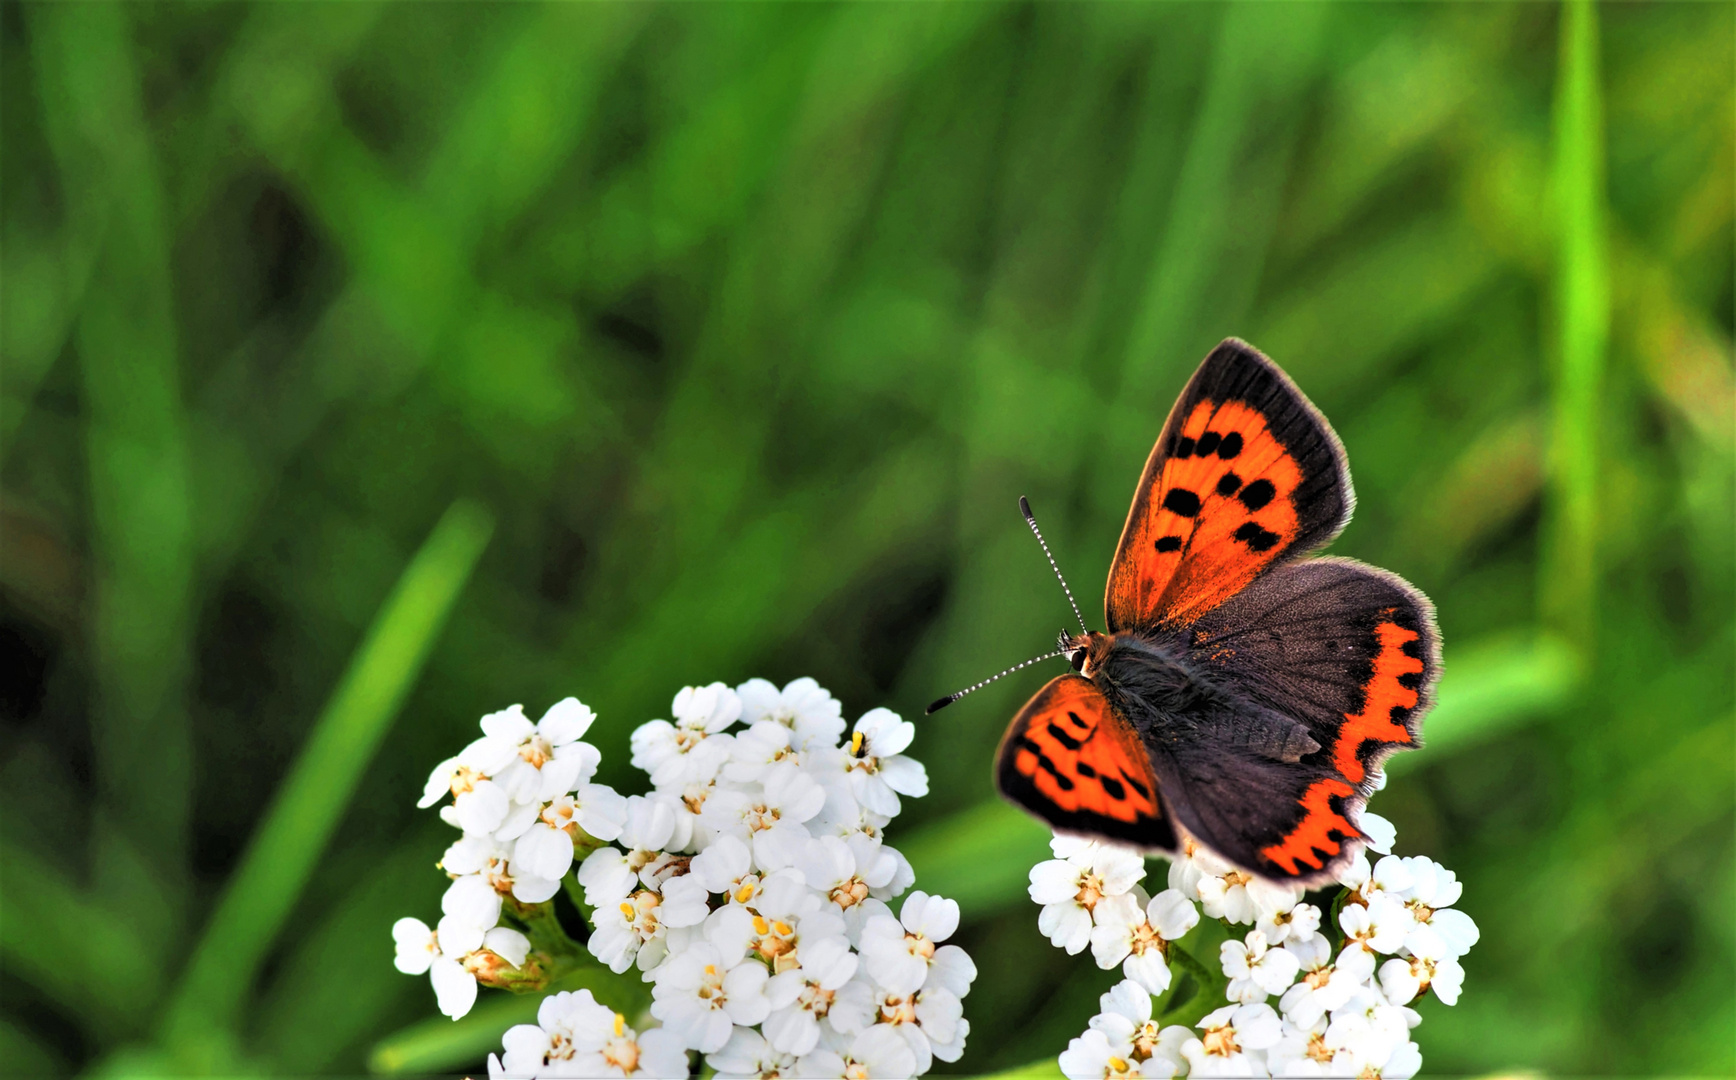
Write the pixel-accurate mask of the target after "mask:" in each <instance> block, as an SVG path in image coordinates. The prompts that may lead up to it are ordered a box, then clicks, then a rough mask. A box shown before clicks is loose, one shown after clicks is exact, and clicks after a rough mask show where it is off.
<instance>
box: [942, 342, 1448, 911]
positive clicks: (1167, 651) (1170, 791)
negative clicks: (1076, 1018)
mask: <svg viewBox="0 0 1736 1080" xmlns="http://www.w3.org/2000/svg"><path fill="white" fill-rule="evenodd" d="M1020 502H1021V505H1022V507H1023V508H1024V509H1025V513H1026V519H1027V521H1029V522H1030V525H1031V528H1032V530H1033V531H1037V530H1036V521H1035V519H1034V518H1032V517H1031V515H1030V510H1029V504H1028V503H1025V502H1024V500H1022V499H1021V500H1020ZM1354 502H1355V496H1354V494H1353V492H1352V490H1351V485H1350V469H1349V465H1348V462H1347V461H1346V459H1345V454H1344V447H1343V444H1342V443H1341V442H1339V439H1338V436H1337V435H1336V434H1335V433H1334V432H1333V430H1332V428H1331V426H1330V425H1329V424H1328V423H1327V422H1326V418H1325V417H1324V416H1323V415H1321V413H1320V410H1318V409H1316V408H1315V407H1314V405H1313V404H1312V403H1311V402H1310V401H1309V400H1308V399H1307V398H1306V397H1304V396H1303V394H1302V392H1301V391H1300V390H1299V389H1297V387H1296V384H1295V383H1294V382H1292V381H1291V380H1290V378H1289V376H1287V375H1286V374H1284V372H1283V371H1282V370H1281V369H1280V368H1279V367H1278V365H1276V364H1275V363H1273V362H1272V361H1271V360H1269V359H1267V358H1266V357H1265V356H1264V355H1262V354H1261V353H1260V352H1259V351H1258V350H1256V349H1254V348H1253V347H1252V346H1250V345H1248V344H1246V343H1245V342H1242V341H1238V340H1235V339H1233V338H1232V339H1229V340H1226V341H1225V342H1223V343H1222V344H1220V345H1219V346H1218V347H1217V348H1216V349H1214V350H1212V352H1211V354H1210V355H1209V356H1207V357H1206V359H1205V361H1204V362H1203V363H1201V364H1200V366H1199V369H1198V370H1197V371H1196V372H1195V373H1194V376H1193V378H1192V379H1191V380H1190V381H1189V382H1188V384H1187V387H1186V388H1185V389H1184V390H1183V391H1182V394H1181V397H1180V399H1179V400H1177V402H1176V404H1175V407H1174V409H1172V410H1171V412H1170V414H1169V419H1168V421H1167V422H1166V423H1165V424H1164V428H1163V432H1162V434H1161V435H1160V436H1159V438H1158V440H1157V445H1156V446H1155V447H1153V449H1152V451H1151V457H1150V459H1149V460H1147V462H1146V464H1145V472H1144V474H1143V475H1142V476H1141V477H1140V480H1139V487H1138V489H1137V490H1136V491H1135V492H1134V496H1133V507H1132V509H1131V510H1130V511H1129V512H1128V515H1127V524H1126V526H1125V527H1124V528H1123V529H1122V533H1121V542H1120V544H1119V546H1118V547H1117V548H1116V551H1115V560H1114V562H1113V563H1112V564H1111V565H1110V568H1109V585H1108V589H1107V592H1106V595H1105V597H1104V609H1105V616H1106V623H1107V627H1108V633H1106V634H1105V633H1097V632H1095V631H1090V630H1084V632H1082V633H1080V634H1069V633H1067V632H1066V631H1063V632H1062V634H1061V638H1060V640H1059V642H1058V649H1057V652H1055V653H1051V654H1049V656H1048V657H1040V658H1038V659H1048V658H1050V657H1054V656H1065V657H1066V658H1067V660H1068V661H1069V662H1070V663H1071V665H1072V667H1073V670H1072V671H1071V672H1068V673H1066V674H1064V675H1061V676H1059V677H1057V678H1055V679H1053V680H1051V681H1050V682H1049V684H1048V685H1046V686H1044V687H1043V688H1042V689H1041V690H1039V691H1037V693H1036V695H1035V696H1034V697H1032V698H1031V700H1030V701H1029V702H1028V703H1027V704H1026V705H1025V707H1024V708H1023V709H1021V710H1019V713H1018V715H1017V716H1015V717H1014V718H1013V721H1012V724H1011V725H1010V726H1009V727H1008V728H1007V732H1006V735H1005V737H1004V738H1003V739H1002V740H1001V745H1000V749H999V751H998V754H997V757H996V763H995V782H996V786H997V787H998V788H999V790H1000V792H1001V794H1002V795H1003V796H1004V797H1005V798H1007V799H1008V800H1010V801H1011V802H1013V803H1014V804H1016V805H1018V806H1019V807H1022V808H1023V809H1025V810H1027V811H1029V812H1030V813H1032V814H1034V815H1035V816H1037V817H1038V818H1041V819H1042V820H1043V821H1045V822H1047V823H1048V824H1049V825H1050V826H1051V827H1053V828H1054V829H1055V830H1056V831H1057V832H1062V833H1071V834H1076V835H1081V836H1086V837H1092V838H1096V839H1101V840H1106V841H1110V842H1114V843H1119V844H1124V845H1132V846H1134V847H1138V848H1140V849H1143V850H1146V851H1150V852H1164V853H1174V852H1177V851H1179V850H1181V849H1182V846H1183V844H1184V842H1185V841H1187V840H1188V839H1190V838H1191V839H1192V840H1193V841H1195V842H1196V843H1198V844H1201V845H1203V846H1204V847H1206V848H1207V849H1209V850H1211V851H1213V852H1215V853H1217V854H1218V855H1220V856H1222V857H1223V858H1225V859H1227V860H1229V861H1230V862H1231V863H1234V864H1235V865H1236V866H1238V867H1240V868H1242V869H1243V870H1246V871H1249V872H1251V873H1254V874H1257V875H1259V876H1260V877H1262V878H1266V879H1269V880H1274V881H1279V882H1285V883H1292V884H1301V885H1304V886H1313V885H1317V884H1323V883H1324V882H1326V881H1327V880H1328V879H1330V878H1332V877H1333V876H1334V875H1335V874H1336V873H1337V872H1338V871H1339V870H1341V869H1342V868H1343V866H1344V865H1345V864H1346V863H1347V862H1349V861H1350V860H1351V859H1353V858H1354V857H1355V855H1356V853H1357V851H1358V850H1360V847H1361V845H1362V844H1363V843H1364V842H1366V840H1367V836H1366V835H1365V834H1364V833H1363V832H1362V830H1361V829H1360V828H1359V827H1358V824H1357V822H1358V818H1359V816H1360V814H1361V811H1362V808H1363V805H1364V803H1365V801H1366V800H1367V798H1368V796H1369V795H1370V793H1371V792H1372V791H1373V790H1374V786H1375V784H1376V782H1377V780H1378V778H1379V775H1380V769H1381V765H1382V763H1383V762H1384V761H1385V760H1386V758H1387V757H1388V756H1390V755H1391V754H1393V753H1395V752H1397V751H1399V750H1407V749H1414V748H1416V747H1417V746H1419V745H1420V743H1421V736H1422V721H1423V716H1424V714H1425V713H1426V712H1427V711H1428V709H1429V707H1430V705H1431V704H1432V699H1433V690H1434V685H1435V682H1436V680H1437V678H1438V677H1439V674H1440V666H1441V664H1440V636H1439V634H1438V632H1437V631H1436V628H1435V619H1434V610H1433V608H1432V606H1431V605H1430V603H1429V601H1428V598H1427V597H1425V596H1424V595H1423V594H1422V593H1421V592H1419V591H1418V590H1417V589H1416V588H1414V587H1412V586H1411V585H1410V584H1409V583H1407V582H1406V581H1404V580H1403V579H1402V578H1400V577H1398V576H1397V575H1395V574H1391V573H1388V572H1387V571H1385V570H1380V569H1376V568H1375V567H1372V566H1367V565H1364V564H1363V563H1360V562H1356V561H1355V560H1352V559H1345V558H1320V557H1315V558H1309V557H1308V556H1309V555H1310V554H1312V553H1314V552H1317V551H1318V550H1319V549H1321V548H1323V547H1325V546H1326V544H1327V543H1329V542H1330V541H1331V540H1332V538H1333V537H1335V536H1337V535H1338V533H1339V532H1340V531H1342V530H1343V528H1344V526H1345V524H1346V523H1347V522H1348V521H1349V520H1350V514H1351V509H1352V507H1353V505H1354ZM1037 536H1038V540H1039V541H1041V539H1042V534H1041V533H1040V532H1038V533H1037ZM1044 551H1045V553H1047V551H1048V546H1047V544H1045V545H1044ZM1050 561H1051V563H1053V559H1052V557H1051V560H1050ZM1056 572H1057V575H1059V570H1057V571H1056ZM1062 584H1063V586H1064V585H1065V584H1066V582H1065V579H1063V581H1062ZM1068 595H1069V599H1071V592H1069V594H1068ZM1075 611H1077V606H1076V605H1075ZM1081 629H1082V630H1083V629H1084V628H1083V620H1081ZM1033 662H1035V661H1027V664H1028V663H1033ZM1019 666H1020V667H1023V666H1025V665H1019ZM1009 670H1016V668H1015V669H1009ZM1003 674H1004V673H1003ZM978 685H979V686H980V685H983V684H980V683H979V684H978ZM971 689H975V687H972V688H971ZM967 692H968V691H961V694H962V693H967ZM958 696H960V695H951V696H949V697H947V698H942V699H941V700H940V701H938V702H936V703H935V704H934V705H933V706H931V707H930V711H933V709H935V708H938V707H940V706H942V705H944V704H947V703H948V702H950V701H951V700H953V699H954V698H956V697H958Z"/></svg>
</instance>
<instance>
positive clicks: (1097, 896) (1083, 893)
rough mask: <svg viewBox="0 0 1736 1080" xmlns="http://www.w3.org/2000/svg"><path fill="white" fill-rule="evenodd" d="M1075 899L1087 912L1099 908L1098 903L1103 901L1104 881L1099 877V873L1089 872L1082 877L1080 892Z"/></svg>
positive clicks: (1080, 879)
mask: <svg viewBox="0 0 1736 1080" xmlns="http://www.w3.org/2000/svg"><path fill="white" fill-rule="evenodd" d="M1073 899H1074V900H1077V901H1078V902H1079V906H1080V907H1082V908H1084V909H1085V910H1086V911H1090V910H1091V909H1092V908H1095V907H1096V906H1097V901H1099V900H1101V899H1103V879H1102V878H1101V877H1099V876H1098V875H1097V871H1095V870H1087V871H1086V872H1085V873H1084V874H1082V875H1080V877H1079V892H1078V893H1077V894H1075V895H1074V897H1073Z"/></svg>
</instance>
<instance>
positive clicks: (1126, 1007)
mask: <svg viewBox="0 0 1736 1080" xmlns="http://www.w3.org/2000/svg"><path fill="white" fill-rule="evenodd" d="M1362 824H1363V827H1364V829H1365V831H1367V832H1369V833H1370V834H1371V835H1373V836H1374V837H1376V839H1375V843H1377V844H1380V845H1382V846H1383V847H1388V848H1390V845H1391V838H1392V834H1393V830H1392V826H1391V825H1390V824H1389V823H1387V822H1386V821H1384V820H1383V819H1380V818H1377V817H1375V815H1373V814H1368V813H1365V814H1364V815H1363V817H1362ZM1051 847H1052V850H1053V852H1054V854H1055V856H1056V858H1055V859H1054V860H1052V861H1049V862H1044V863H1039V864H1038V865H1037V866H1036V867H1034V868H1032V870H1031V887H1030V892H1031V899H1032V900H1034V901H1036V902H1037V903H1039V904H1041V905H1043V910H1042V913H1041V915H1040V916H1039V919H1038V926H1039V927H1040V928H1041V929H1042V931H1043V932H1044V933H1045V934H1047V935H1048V937H1049V940H1050V941H1051V942H1053V943H1054V944H1055V945H1056V946H1057V947H1059V948H1064V949H1066V950H1067V951H1068V952H1070V953H1078V952H1081V951H1083V950H1084V948H1085V947H1086V945H1089V946H1090V947H1091V951H1092V955H1093V957H1094V958H1095V959H1096V961H1097V964H1098V966H1099V967H1102V968H1105V969H1109V968H1113V967H1115V966H1116V965H1121V969H1122V973H1123V974H1124V975H1125V976H1126V979H1125V980H1124V981H1123V982H1121V983H1119V984H1117V985H1116V986H1115V987H1114V988H1113V989H1112V990H1110V991H1109V993H1107V994H1104V995H1103V997H1102V1000H1101V1009H1102V1011H1101V1012H1099V1013H1098V1015H1096V1016H1094V1017H1092V1018H1091V1021H1090V1025H1089V1027H1088V1028H1087V1030H1086V1031H1085V1032H1084V1034H1082V1035H1080V1036H1079V1037H1078V1038H1076V1039H1074V1040H1072V1042H1071V1043H1070V1044H1069V1045H1068V1047H1067V1050H1066V1052H1065V1053H1063V1054H1062V1055H1061V1057H1060V1065H1061V1071H1062V1072H1063V1073H1065V1074H1066V1075H1067V1076H1068V1077H1069V1078H1071V1080H1086V1078H1091V1080H1114V1078H1125V1077H1134V1076H1139V1077H1172V1076H1195V1077H1214V1076H1237V1077H1250V1076H1254V1077H1264V1076H1272V1077H1292V1076H1294V1077H1366V1078H1372V1077H1383V1078H1385V1080H1405V1078H1408V1077H1411V1076H1414V1075H1415V1074H1416V1072H1417V1071H1418V1070H1419V1069H1420V1068H1421V1067H1422V1055H1421V1053H1420V1051H1419V1050H1418V1048H1417V1044H1416V1043H1415V1042H1413V1041H1411V1035H1410V1033H1411V1029H1412V1028H1414V1027H1416V1026H1417V1024H1418V1023H1419V1022H1420V1020H1421V1017H1420V1016H1419V1015H1418V1014H1417V1012H1416V1010H1414V1009H1412V1008H1411V1007H1410V1006H1411V1003H1412V1002H1413V1001H1415V1000H1416V999H1417V998H1418V997H1419V996H1420V995H1422V994H1423V993H1425V992H1433V993H1434V995H1435V996H1436V997H1438V998H1439V999H1440V1000H1441V1001H1442V1002H1444V1003H1446V1004H1448V1005H1451V1004H1453V1003H1454V1002H1456V1001H1458V998H1459V989H1460V986H1461V984H1462V983H1463V981H1464V969H1463V968H1461V967H1460V966H1459V958H1460V957H1461V956H1463V955H1464V954H1465V952H1466V951H1468V950H1469V949H1470V947H1471V946H1472V945H1474V944H1475V943H1476V941H1477V926H1476V924H1475V923H1474V922H1472V921H1471V918H1470V916H1468V915H1466V914H1464V913H1463V912H1461V911H1458V910H1455V909H1454V908H1453V907H1452V904H1453V903H1454V902H1455V901H1457V900H1458V898H1459V893H1460V891H1461V887H1460V885H1459V882H1458V881H1457V880H1456V879H1455V878H1454V876H1453V873H1452V871H1450V870H1447V869H1446V868H1444V867H1442V866H1440V865H1439V864H1438V863H1435V862H1432V861H1431V860H1429V859H1426V858H1422V857H1417V858H1399V857H1397V856H1392V855H1388V856H1385V857H1383V858H1381V859H1380V861H1379V862H1376V863H1373V864H1372V865H1371V864H1370V862H1369V859H1368V857H1367V856H1366V855H1358V856H1357V858H1356V860H1355V861H1354V862H1352V863H1351V864H1350V865H1349V866H1348V867H1347V868H1346V869H1345V871H1344V873H1343V874H1342V875H1341V877H1340V879H1339V880H1340V883H1341V884H1342V885H1343V886H1344V887H1345V888H1346V889H1347V890H1349V891H1348V893H1347V894H1345V895H1344V897H1343V902H1342V905H1341V906H1340V907H1339V910H1338V914H1337V919H1336V922H1337V930H1338V932H1339V933H1338V934H1337V935H1333V936H1332V937H1329V936H1328V934H1329V933H1330V932H1331V931H1332V929H1333V927H1332V926H1331V925H1330V924H1331V920H1329V919H1327V918H1326V916H1325V915H1324V914H1323V913H1322V912H1321V910H1320V908H1319V907H1316V906H1315V905H1313V904H1310V903H1304V902H1303V893H1302V890H1301V889H1300V888H1295V887H1289V886H1283V885H1277V884H1273V883H1271V882H1267V881H1264V880H1262V879H1260V878H1257V877H1254V876H1252V875H1250V874H1248V873H1246V872H1244V871H1241V870H1238V869H1236V868H1234V867H1232V866H1231V865H1229V864H1228V863H1226V862H1224V861H1223V860H1221V859H1219V858H1217V857H1216V856H1215V855H1213V854H1211V853H1210V852H1208V851H1206V850H1205V849H1203V848H1201V847H1199V846H1198V845H1196V844H1194V843H1192V842H1191V841H1190V842H1188V844H1187V845H1186V850H1185V851H1184V852H1183V853H1182V854H1181V855H1179V856H1177V857H1176V859H1175V860H1174V861H1173V862H1172V863H1171V865H1170V868H1169V882H1168V884H1169V888H1167V889H1165V890H1164V891H1162V892H1160V893H1158V894H1157V895H1156V896H1153V897H1148V896H1147V895H1146V893H1145V892H1144V890H1142V889H1141V888H1140V886H1139V882H1140V880H1141V879H1142V878H1143V877H1144V876H1145V865H1144V861H1143V859H1141V857H1140V856H1139V854H1138V853H1137V852H1134V851H1131V850H1128V849H1126V848H1119V847H1115V846H1112V845H1106V844H1100V843H1096V842H1093V841H1082V840H1078V839H1073V838H1069V837H1061V836H1057V837H1056V838H1055V839H1054V841H1053V843H1052V845H1051ZM1195 903H1198V904H1199V906H1200V908H1202V909H1203V910H1204V912H1205V914H1206V915H1207V916H1208V917H1210V918H1215V919H1219V920H1221V921H1222V922H1223V923H1224V924H1225V925H1226V926H1249V925H1251V926H1252V929H1250V930H1248V931H1247V932H1246V933H1244V934H1238V935H1236V936H1232V938H1231V939H1230V940H1229V941H1226V942H1224V943H1223V945H1222V946H1221V948H1220V950H1219V955H1218V965H1219V968H1220V970H1221V971H1222V973H1223V976H1224V978H1225V980H1227V986H1226V988H1225V992H1224V997H1225V1000H1227V1001H1228V1002H1229V1004H1227V1005H1225V1006H1223V1007H1222V1008H1219V1009H1216V1010H1214V1011H1212V1012H1210V1013H1208V1014H1206V1015H1205V1016H1204V1017H1203V1018H1201V1019H1200V1020H1198V1021H1197V1022H1196V1023H1195V1024H1194V1025H1193V1026H1192V1027H1188V1026H1184V1025H1181V1024H1171V1025H1168V1026H1165V1025H1164V1024H1162V1023H1161V1013H1162V1011H1163V1010H1161V1009H1159V1008H1157V1007H1156V1006H1157V1005H1158V1003H1156V1002H1154V1001H1153V998H1154V996H1160V995H1162V994H1163V993H1164V992H1165V991H1166V990H1168V989H1169V986H1170V982H1171V976H1170V966H1169V960H1170V958H1171V946H1170V943H1171V942H1174V941H1178V940H1179V939H1181V938H1182V937H1183V936H1184V935H1186V934H1187V932H1188V931H1189V930H1191V929H1193V927H1194V926H1195V925H1196V924H1197V923H1198V922H1199V913H1198V912H1197V911H1196V910H1195V908H1194V905H1195ZM1323 929H1324V930H1325V931H1326V932H1323ZM1334 937H1339V939H1340V940H1339V944H1337V945H1336V946H1335V945H1334ZM1177 948H1180V946H1177ZM1196 970H1199V971H1200V973H1201V974H1209V973H1208V972H1205V971H1203V969H1196ZM1272 998H1276V999H1277V1002H1276V1007H1274V1006H1273V1004H1272V1003H1270V999H1272ZM1164 1004H1166V1005H1167V1002H1165V1003H1164ZM1179 1004H1182V1005H1184V1006H1185V1005H1188V1004H1191V1003H1190V1002H1182V1003H1179Z"/></svg>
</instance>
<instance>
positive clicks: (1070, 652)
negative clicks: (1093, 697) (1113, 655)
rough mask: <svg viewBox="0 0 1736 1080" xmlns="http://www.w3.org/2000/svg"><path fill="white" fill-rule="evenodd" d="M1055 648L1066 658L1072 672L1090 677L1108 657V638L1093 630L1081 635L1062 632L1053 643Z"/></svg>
mask: <svg viewBox="0 0 1736 1080" xmlns="http://www.w3.org/2000/svg"><path fill="white" fill-rule="evenodd" d="M1055 647H1056V648H1057V649H1059V650H1061V652H1062V653H1063V654H1064V655H1065V656H1066V657H1067V662H1068V663H1069V664H1072V665H1073V670H1074V671H1077V672H1079V673H1080V674H1081V675H1084V676H1086V677H1090V675H1091V673H1092V672H1094V671H1096V670H1097V668H1098V667H1099V666H1101V665H1102V663H1103V660H1104V658H1105V657H1106V656H1108V655H1109V636H1108V635H1107V634H1099V633H1098V632H1097V631H1095V630H1087V631H1085V632H1084V633H1083V634H1069V633H1067V631H1065V630H1063V631H1061V636H1060V638H1058V639H1057V640H1056V642H1055Z"/></svg>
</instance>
